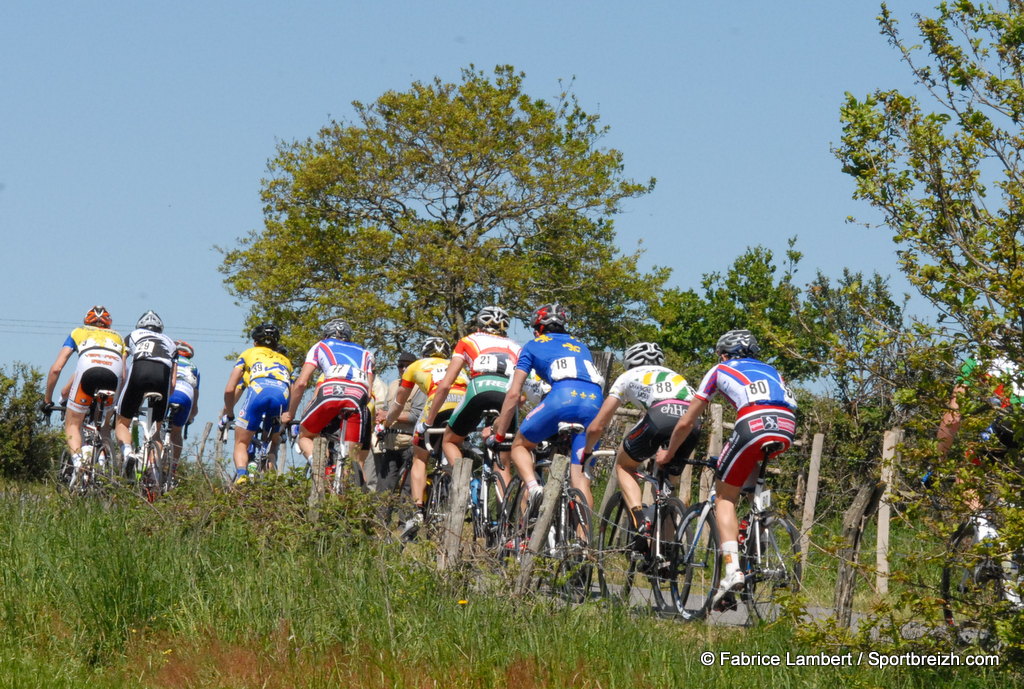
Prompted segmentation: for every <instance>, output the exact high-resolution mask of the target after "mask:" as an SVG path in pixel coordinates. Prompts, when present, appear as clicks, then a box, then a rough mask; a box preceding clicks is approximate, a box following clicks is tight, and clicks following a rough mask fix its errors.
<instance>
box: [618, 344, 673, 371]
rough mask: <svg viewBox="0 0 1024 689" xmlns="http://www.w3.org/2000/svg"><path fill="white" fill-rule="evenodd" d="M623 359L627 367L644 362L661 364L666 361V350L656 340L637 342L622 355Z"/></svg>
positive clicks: (640, 364) (641, 364)
mask: <svg viewBox="0 0 1024 689" xmlns="http://www.w3.org/2000/svg"><path fill="white" fill-rule="evenodd" d="M622 361H623V363H625V364H626V368H627V369H629V368H633V367H634V366H643V365H644V364H651V365H654V366H661V365H662V364H664V363H665V352H663V351H662V350H661V346H660V345H659V344H658V343H656V342H637V343H636V344H635V345H633V346H632V347H630V348H629V349H627V350H626V353H625V354H623V355H622Z"/></svg>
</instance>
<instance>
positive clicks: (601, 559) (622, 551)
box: [597, 492, 637, 605]
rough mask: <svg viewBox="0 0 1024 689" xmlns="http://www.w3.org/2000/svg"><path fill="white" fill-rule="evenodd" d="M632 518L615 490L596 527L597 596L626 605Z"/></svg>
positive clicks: (632, 562)
mask: <svg viewBox="0 0 1024 689" xmlns="http://www.w3.org/2000/svg"><path fill="white" fill-rule="evenodd" d="M632 523H633V522H632V517H631V516H630V514H629V508H628V507H627V506H626V501H625V499H624V498H623V497H622V493H621V492H616V493H615V495H613V496H612V498H611V500H609V501H608V504H607V505H606V506H605V508H604V512H602V513H601V521H600V523H599V525H598V527H597V557H598V568H597V580H598V587H599V589H600V591H601V596H602V597H604V598H606V599H608V600H611V601H614V602H617V603H623V604H627V605H628V604H629V602H630V596H631V595H632V591H633V581H634V579H635V577H636V566H637V558H636V557H635V556H634V552H635V551H634V550H633V535H632V532H631V530H630V526H631V525H632Z"/></svg>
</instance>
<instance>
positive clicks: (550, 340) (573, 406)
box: [494, 303, 604, 506]
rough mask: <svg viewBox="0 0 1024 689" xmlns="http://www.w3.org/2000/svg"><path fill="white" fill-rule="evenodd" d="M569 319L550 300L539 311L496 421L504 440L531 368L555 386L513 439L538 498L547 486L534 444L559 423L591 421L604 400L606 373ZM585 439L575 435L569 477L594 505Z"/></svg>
mask: <svg viewBox="0 0 1024 689" xmlns="http://www.w3.org/2000/svg"><path fill="white" fill-rule="evenodd" d="M568 318H569V317H568V314H566V312H565V309H564V308H562V306H561V305H560V304H557V303H556V304H545V305H543V306H541V307H539V308H538V309H537V310H536V311H534V313H533V317H532V319H531V324H532V325H533V333H534V336H535V337H534V339H533V340H531V341H530V342H527V343H526V345H525V346H524V347H523V349H522V351H521V352H520V353H519V360H518V362H517V363H516V368H515V372H514V373H513V375H512V382H511V384H510V385H509V388H508V391H507V392H506V393H505V400H504V402H503V403H502V407H501V413H500V414H499V415H498V419H497V420H496V421H495V422H494V439H495V441H497V442H499V443H500V442H504V440H505V436H506V434H507V433H508V432H509V429H510V428H511V427H512V421H513V418H514V415H515V411H516V408H517V407H518V406H519V401H520V395H521V393H522V392H523V385H524V383H525V381H526V380H527V378H528V376H529V375H530V372H531V371H536V373H537V375H538V376H540V378H541V380H543V381H544V382H546V383H548V384H550V385H551V392H549V393H548V394H547V395H546V396H545V397H544V399H543V401H541V403H540V404H538V405H537V406H536V407H534V408H533V410H531V411H530V413H529V414H527V415H526V418H525V419H523V422H522V424H521V425H520V427H519V431H518V432H517V433H516V435H515V439H514V440H513V441H512V461H513V463H515V466H516V471H518V472H519V476H520V478H522V480H523V482H524V483H525V484H526V487H527V490H528V491H529V496H530V499H531V500H532V501H533V502H534V503H536V502H537V500H538V499H539V498H540V495H541V494H542V493H543V491H544V489H543V487H542V486H541V485H540V483H539V482H538V481H537V474H536V472H534V470H533V454H532V453H533V450H534V448H536V447H537V445H538V444H539V443H540V442H541V441H542V440H544V439H546V438H550V437H551V436H552V435H555V434H556V433H557V432H558V424H559V422H562V421H567V422H571V423H580V424H583V425H584V426H587V425H588V424H590V422H591V421H593V420H594V417H595V416H597V412H598V411H599V410H600V408H601V404H602V403H603V401H604V394H603V392H602V390H601V386H602V385H603V383H604V378H603V377H602V376H601V374H600V373H598V371H597V369H596V368H595V367H594V361H593V358H592V357H591V355H590V350H589V349H588V348H587V346H586V345H585V344H583V343H582V342H580V341H579V340H577V339H576V338H575V337H573V336H571V335H569V334H568V333H567V332H566V329H565V325H566V322H567V321H568ZM585 441H586V437H585V434H583V433H580V434H578V435H577V436H576V437H575V438H573V441H572V467H571V468H570V478H571V479H572V485H573V487H574V488H577V489H579V490H580V491H582V492H583V494H584V495H585V496H586V498H587V502H588V503H589V504H590V505H591V506H593V504H594V498H593V496H592V495H591V493H590V473H589V472H590V469H591V468H592V464H590V465H587V466H584V465H583V446H584V444H585Z"/></svg>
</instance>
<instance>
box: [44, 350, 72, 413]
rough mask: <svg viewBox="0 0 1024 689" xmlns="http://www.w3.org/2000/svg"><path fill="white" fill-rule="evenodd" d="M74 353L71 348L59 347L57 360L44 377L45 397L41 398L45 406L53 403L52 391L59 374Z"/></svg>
mask: <svg viewBox="0 0 1024 689" xmlns="http://www.w3.org/2000/svg"><path fill="white" fill-rule="evenodd" d="M74 352H75V350H73V349H71V347H61V348H60V352H59V353H58V354H57V360H56V361H54V362H53V366H51V367H50V372H49V373H48V374H47V375H46V396H45V397H44V398H43V401H45V402H46V403H47V404H52V403H53V390H54V388H56V387H57V381H58V380H59V379H60V372H61V371H63V370H64V365H65V364H67V363H68V359H70V358H71V355H72V354H74Z"/></svg>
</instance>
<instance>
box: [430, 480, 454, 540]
mask: <svg viewBox="0 0 1024 689" xmlns="http://www.w3.org/2000/svg"><path fill="white" fill-rule="evenodd" d="M451 488H452V477H451V476H450V475H449V474H448V472H446V471H437V472H435V474H434V476H433V480H432V481H431V483H430V497H429V498H427V503H426V506H427V509H426V515H425V517H424V521H425V522H426V527H427V536H428V538H430V539H431V540H438V539H439V538H440V536H441V533H442V531H443V530H444V529H445V522H446V521H447V520H448V509H449V503H450V494H451Z"/></svg>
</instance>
